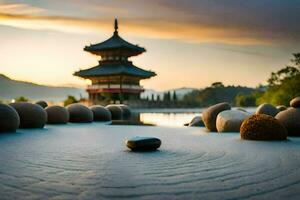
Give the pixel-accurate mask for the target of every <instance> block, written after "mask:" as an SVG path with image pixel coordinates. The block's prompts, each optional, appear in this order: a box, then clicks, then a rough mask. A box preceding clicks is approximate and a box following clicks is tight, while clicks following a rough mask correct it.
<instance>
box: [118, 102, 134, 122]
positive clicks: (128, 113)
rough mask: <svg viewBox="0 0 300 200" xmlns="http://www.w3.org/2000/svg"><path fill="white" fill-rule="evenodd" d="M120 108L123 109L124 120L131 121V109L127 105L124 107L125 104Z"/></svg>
mask: <svg viewBox="0 0 300 200" xmlns="http://www.w3.org/2000/svg"><path fill="white" fill-rule="evenodd" d="M119 106H120V108H121V109H122V118H123V119H126V120H127V119H130V117H131V110H130V107H129V106H127V105H124V104H120V105H119Z"/></svg>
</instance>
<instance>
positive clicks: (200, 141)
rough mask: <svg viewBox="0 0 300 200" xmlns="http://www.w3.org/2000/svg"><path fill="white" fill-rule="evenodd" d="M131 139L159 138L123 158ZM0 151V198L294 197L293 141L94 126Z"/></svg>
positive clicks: (299, 146) (8, 143) (298, 167)
mask: <svg viewBox="0 0 300 200" xmlns="http://www.w3.org/2000/svg"><path fill="white" fill-rule="evenodd" d="M135 135H152V136H156V137H159V138H161V140H162V142H163V143H162V147H161V148H160V151H157V152H149V153H133V152H130V151H128V150H127V149H126V147H125V145H124V139H125V138H126V137H131V136H135ZM0 146H1V148H0V163H1V165H0V194H1V199H45V198H48V199H74V198H76V199H99V198H101V199H121V198H130V199H174V198H177V199H189V198H190V199H191V198H193V199H195V198H197V199H270V198H272V199H299V198H300V190H299V188H300V138H291V139H290V140H289V141H286V142H253V141H241V140H239V135H237V134H216V133H211V134H206V133H205V132H204V131H203V130H201V129H193V128H160V127H126V128H124V127H122V128H120V127H118V126H103V125H101V124H96V123H93V124H90V125H66V126H65V125H63V126H48V127H46V129H44V130H21V131H20V132H19V133H16V134H9V135H0Z"/></svg>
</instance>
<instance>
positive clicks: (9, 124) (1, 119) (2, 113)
mask: <svg viewBox="0 0 300 200" xmlns="http://www.w3.org/2000/svg"><path fill="white" fill-rule="evenodd" d="M19 125H20V117H19V115H18V113H17V111H16V110H15V109H14V108H13V107H11V106H9V105H6V104H2V103H0V132H15V131H16V130H17V129H18V127H19Z"/></svg>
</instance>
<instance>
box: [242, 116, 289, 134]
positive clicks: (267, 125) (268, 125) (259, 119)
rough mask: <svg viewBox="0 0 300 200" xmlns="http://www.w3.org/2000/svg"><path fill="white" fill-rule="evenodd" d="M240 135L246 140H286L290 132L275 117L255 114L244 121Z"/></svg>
mask: <svg viewBox="0 0 300 200" xmlns="http://www.w3.org/2000/svg"><path fill="white" fill-rule="evenodd" d="M240 134H241V138H242V139H245V140H286V138H287V135H288V132H287V130H286V128H285V127H284V126H283V125H282V123H280V122H279V121H278V120H277V119H275V118H274V117H272V116H270V115H266V114H255V115H252V116H250V117H249V118H247V119H246V120H244V122H243V123H242V125H241V128H240Z"/></svg>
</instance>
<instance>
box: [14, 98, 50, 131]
mask: <svg viewBox="0 0 300 200" xmlns="http://www.w3.org/2000/svg"><path fill="white" fill-rule="evenodd" d="M10 105H11V106H12V107H14V108H15V109H16V111H17V112H18V114H19V117H20V128H43V127H44V126H45V124H46V122H47V113H46V111H45V110H44V109H43V108H42V107H41V106H39V105H37V104H32V103H27V102H18V103H11V104H10Z"/></svg>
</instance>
